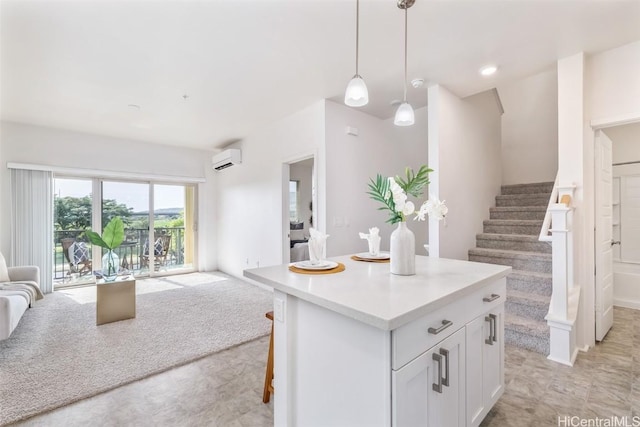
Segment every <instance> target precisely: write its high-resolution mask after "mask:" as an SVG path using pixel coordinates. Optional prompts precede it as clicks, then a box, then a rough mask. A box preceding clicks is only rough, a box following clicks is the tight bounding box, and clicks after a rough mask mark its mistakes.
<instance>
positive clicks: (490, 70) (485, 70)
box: [480, 65, 498, 77]
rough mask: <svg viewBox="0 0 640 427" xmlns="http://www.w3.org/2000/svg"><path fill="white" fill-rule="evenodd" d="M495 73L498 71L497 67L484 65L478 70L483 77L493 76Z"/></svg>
mask: <svg viewBox="0 0 640 427" xmlns="http://www.w3.org/2000/svg"><path fill="white" fill-rule="evenodd" d="M496 71H498V67H496V66H495V65H486V66H484V67H482V68H480V74H482V75H483V76H485V77H487V76H491V75H493V74H495V72H496Z"/></svg>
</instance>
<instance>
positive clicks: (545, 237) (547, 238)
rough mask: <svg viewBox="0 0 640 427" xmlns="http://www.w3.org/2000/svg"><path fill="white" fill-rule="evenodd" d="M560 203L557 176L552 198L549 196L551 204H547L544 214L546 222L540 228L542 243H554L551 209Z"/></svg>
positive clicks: (539, 238)
mask: <svg viewBox="0 0 640 427" xmlns="http://www.w3.org/2000/svg"><path fill="white" fill-rule="evenodd" d="M556 203H558V175H557V174H556V179H555V181H554V182H553V190H551V196H549V203H548V204H547V211H546V212H545V214H544V221H542V228H540V235H539V236H538V240H539V241H541V242H549V243H551V241H552V236H551V233H550V230H551V211H550V209H551V207H552V206H553V205H555V204H556Z"/></svg>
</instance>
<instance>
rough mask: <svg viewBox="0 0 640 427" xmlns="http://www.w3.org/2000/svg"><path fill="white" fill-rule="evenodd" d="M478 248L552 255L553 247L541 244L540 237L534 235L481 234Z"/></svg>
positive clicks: (478, 239)
mask: <svg viewBox="0 0 640 427" xmlns="http://www.w3.org/2000/svg"><path fill="white" fill-rule="evenodd" d="M476 246H477V247H478V248H486V249H503V250H522V251H527V252H529V251H530V252H540V253H545V254H550V253H551V245H550V244H548V243H546V242H541V241H540V240H538V235H533V234H503V233H481V234H477V235H476Z"/></svg>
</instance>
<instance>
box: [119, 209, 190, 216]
mask: <svg viewBox="0 0 640 427" xmlns="http://www.w3.org/2000/svg"><path fill="white" fill-rule="evenodd" d="M183 211H184V208H162V209H156V210H154V211H153V215H154V216H178V215H180V214H181V213H182V212H183ZM131 215H133V216H147V215H149V211H139V212H133V213H131Z"/></svg>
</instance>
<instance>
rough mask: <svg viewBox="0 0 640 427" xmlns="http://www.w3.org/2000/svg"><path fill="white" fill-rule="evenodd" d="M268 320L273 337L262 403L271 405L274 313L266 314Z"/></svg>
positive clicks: (270, 343) (270, 342)
mask: <svg viewBox="0 0 640 427" xmlns="http://www.w3.org/2000/svg"><path fill="white" fill-rule="evenodd" d="M265 316H266V317H267V319H269V320H271V337H270V338H269V356H268V357H267V372H266V373H265V376H264V392H263V393H262V402H263V403H269V400H270V399H271V393H273V392H274V391H273V384H272V383H271V382H272V381H273V311H270V312H268V313H267V314H265Z"/></svg>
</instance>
